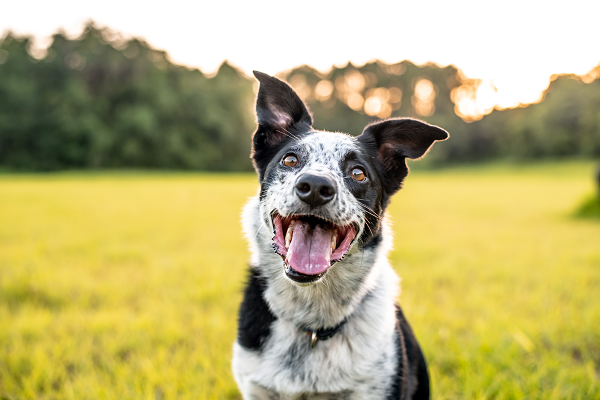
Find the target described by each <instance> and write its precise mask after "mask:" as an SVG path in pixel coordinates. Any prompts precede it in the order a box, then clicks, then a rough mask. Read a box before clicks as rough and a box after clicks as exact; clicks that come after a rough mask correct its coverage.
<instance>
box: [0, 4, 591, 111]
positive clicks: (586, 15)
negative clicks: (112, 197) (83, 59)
mask: <svg viewBox="0 0 600 400" xmlns="http://www.w3.org/2000/svg"><path fill="white" fill-rule="evenodd" d="M230 7H231V4H230V3H227V2H194V1H191V0H172V2H170V3H169V7H164V6H163V5H161V4H160V3H152V2H146V3H144V2H141V1H137V0H136V1H131V2H123V1H122V0H105V1H104V2H103V3H102V7H98V5H97V4H96V3H93V2H81V1H78V0H56V1H54V2H48V1H41V0H32V1H26V2H7V3H6V4H3V5H2V12H1V13H0V35H2V34H3V33H4V32H7V31H8V30H12V31H13V32H15V33H16V34H18V35H33V36H34V38H33V39H32V43H33V44H32V46H31V51H30V53H31V54H32V56H33V57H35V58H38V59H40V58H43V56H44V55H45V51H46V48H47V46H48V45H49V44H50V42H51V35H52V34H54V33H56V32H57V30H58V29H59V28H61V29H63V30H64V32H65V33H66V34H67V35H68V36H70V37H76V36H78V35H79V33H80V32H81V29H82V27H83V26H84V25H85V24H86V22H87V21H88V20H90V19H93V20H95V21H96V22H97V23H98V25H99V26H108V27H110V28H111V29H112V30H113V32H122V35H120V36H121V39H123V43H126V39H129V38H131V37H139V38H143V39H144V40H146V41H147V42H148V43H150V45H151V46H152V47H154V48H156V49H164V50H165V51H167V52H168V57H169V59H170V60H172V61H173V62H175V63H178V64H181V65H184V66H188V67H196V68H201V69H202V71H203V72H204V73H205V74H207V75H208V76H211V75H214V73H216V71H217V70H218V68H219V66H220V65H221V64H222V62H223V61H225V60H228V62H229V63H230V64H232V65H235V66H238V67H240V68H241V69H242V70H243V71H244V72H245V74H246V75H247V76H248V77H251V76H252V75H251V71H252V70H255V69H256V70H260V71H263V72H266V73H270V74H272V75H274V74H276V73H278V72H280V71H286V70H291V69H292V68H294V67H296V66H299V65H302V64H307V65H311V66H313V67H315V68H317V69H318V70H319V71H321V72H323V73H325V72H326V71H328V70H329V69H330V68H331V66H332V65H337V66H345V65H346V64H347V63H348V61H351V62H352V63H353V65H355V66H361V65H364V64H365V63H367V62H369V61H373V60H376V59H377V60H381V61H382V62H384V63H388V64H393V65H390V66H389V67H387V68H389V69H388V71H387V72H389V73H391V74H395V75H402V74H404V73H405V72H406V65H405V64H402V63H398V62H399V61H401V60H405V59H406V60H411V61H412V62H414V63H415V64H417V65H424V64H426V63H427V62H430V61H431V62H435V63H436V64H437V65H439V66H442V67H443V66H447V65H451V64H452V65H455V66H457V67H458V68H460V69H461V70H462V71H463V73H464V75H465V76H468V77H471V78H473V79H479V80H481V81H482V82H483V81H485V82H489V83H485V84H483V87H482V88H481V91H480V88H479V87H478V89H477V90H475V92H474V93H466V92H465V91H464V89H463V90H462V91H457V92H456V93H455V94H454V96H456V98H457V99H459V100H460V105H457V109H458V110H460V112H461V114H462V115H466V116H473V117H474V118H479V117H478V116H479V115H481V114H483V113H486V112H487V110H489V109H490V99H491V98H492V97H494V98H495V100H494V101H495V104H494V106H495V107H496V108H507V107H517V106H519V105H521V104H526V103H533V102H537V101H539V100H540V99H541V96H542V92H543V91H544V90H545V89H546V88H547V87H548V84H549V82H550V77H551V75H552V74H563V73H573V74H577V75H580V76H581V77H582V78H581V79H582V81H583V82H591V81H592V80H594V79H598V78H599V75H598V72H597V71H596V72H590V70H592V68H594V67H595V66H597V65H598V64H600V53H599V52H598V51H596V50H594V49H596V48H597V47H598V46H597V43H596V42H597V41H596V37H597V32H596V31H597V25H598V24H597V15H599V14H600V2H590V1H589V0H571V1H570V2H569V4H568V5H565V6H561V7H554V6H552V5H550V4H549V3H548V2H542V1H541V0H532V1H529V2H523V1H520V0H506V1H505V2H503V3H501V4H497V5H496V4H492V3H490V4H482V3H481V2H478V1H476V0H458V1H457V2H452V3H449V2H447V1H441V0H437V1H434V2H433V3H429V2H428V3H422V2H408V3H407V2H398V1H393V0H382V1H381V2H378V3H377V4H375V5H374V6H373V7H369V8H368V9H363V8H360V9H358V8H355V7H341V6H340V3H339V2H321V1H317V0H306V1H305V2H304V3H303V6H302V7H297V6H294V5H293V4H287V3H282V2H276V1H275V0H259V1H258V2H254V3H247V2H238V3H236V4H235V8H236V12H235V13H231V12H230V9H229V8H230ZM315 9H318V10H319V13H320V15H335V16H336V18H337V20H338V21H344V25H345V26H360V25H362V24H364V23H365V21H366V20H369V19H370V20H376V21H377V40H373V39H374V37H373V35H365V34H364V32H363V31H360V30H355V31H351V32H348V33H347V34H345V35H339V26H338V25H337V24H328V25H324V26H322V27H320V29H314V30H311V29H308V30H303V31H302V34H301V35H299V33H294V32H293V31H281V33H277V34H273V35H270V37H269V42H265V40H264V32H263V31H262V30H261V29H256V21H281V20H282V17H283V16H286V18H288V19H289V24H290V25H293V24H299V23H301V22H302V21H307V20H311V19H313V18H314V10H315ZM515 9H518V10H519V12H518V13H515V12H514V10H515ZM31 10H35V12H32V11H31ZM114 10H119V12H115V11H114ZM582 10H584V12H582ZM492 12H493V15H494V18H492V19H490V18H487V17H486V16H488V15H490V13H492ZM425 14H427V17H428V26H429V27H430V28H429V29H423V26H422V20H421V19H420V18H406V19H404V20H403V22H402V23H403V27H402V30H403V31H404V32H406V33H410V34H412V35H413V36H414V37H411V36H410V35H407V36H406V37H405V38H403V39H402V41H401V44H400V45H399V43H398V39H397V37H398V32H397V16H398V15H406V16H419V15H425ZM225 15H227V23H226V28H225V29H224V27H225V25H224V23H223V22H224V20H223V18H222V17H221V16H225ZM133 16H135V17H133ZM461 21H468V22H469V23H459V22H461ZM449 26H451V27H452V33H451V34H449V30H448V27H449ZM557 26H560V27H561V29H556V27H557ZM278 32H280V31H278ZM474 32H476V33H477V34H474ZM115 34H117V33H115ZM330 38H336V42H335V45H334V46H332V45H331V41H330V40H328V39H330ZM415 38H418V40H416V39H415ZM111 39H114V38H111ZM292 43H303V44H305V45H306V44H310V51H287V52H285V54H282V52H281V51H279V50H282V49H291V44H292ZM127 54H130V55H131V56H132V57H135V48H132V49H131V50H130V49H127ZM5 58H6V55H2V54H0V63H1V62H3V61H5ZM158 63H160V61H158ZM76 64H77V60H76V59H75V58H73V59H72V60H70V63H69V68H80V65H81V64H78V65H76ZM297 79H298V80H297V81H296V82H295V84H296V86H298V87H300V88H301V89H300V91H301V92H302V95H303V96H304V98H308V97H310V96H314V97H315V98H320V99H323V104H333V103H334V102H335V101H334V100H333V99H334V97H333V96H336V98H338V99H340V100H341V101H344V102H345V103H346V104H347V101H348V96H350V94H351V93H358V94H360V93H362V90H364V89H367V88H373V87H375V86H377V85H379V86H383V84H382V83H378V82H377V77H375V76H374V75H373V74H370V73H368V72H367V73H364V74H360V73H358V74H354V75H349V76H347V77H345V79H343V82H341V84H343V85H344V89H343V90H340V89H339V88H338V82H337V81H336V82H331V83H332V84H333V85H335V93H333V92H332V94H331V95H329V98H328V99H326V98H327V95H324V94H323V93H326V90H325V88H326V87H325V86H321V89H322V91H321V92H319V93H320V94H319V93H317V92H315V93H312V92H311V89H310V87H309V85H306V83H304V85H303V84H302V81H301V80H300V78H297ZM323 85H326V84H323ZM491 87H494V88H495V90H493V91H494V93H495V94H494V95H492V91H491V89H490V88H491ZM338 93H343V95H339V94H338ZM394 98H395V97H393V96H391V97H390V99H389V101H386V103H387V104H391V105H393V107H396V105H397V104H398V103H396V102H394V101H393V99H394ZM354 99H356V97H354ZM474 99H475V100H474ZM414 101H415V103H416V104H419V105H418V106H417V105H415V109H418V110H420V112H422V113H425V114H428V113H430V112H432V111H431V110H432V109H430V108H429V106H425V105H423V104H425V103H427V102H426V101H424V100H421V99H419V98H415V100H414ZM473 101H475V103H473ZM332 102H333V103H332ZM372 103H373V104H375V103H376V101H375V100H372ZM353 104H354V105H356V104H357V103H356V102H354V103H353ZM375 108H376V107H373V108H370V109H371V110H373V109H375ZM384 108H385V107H384ZM382 109H383V108H382ZM380 112H381V110H380ZM422 115H423V114H422Z"/></svg>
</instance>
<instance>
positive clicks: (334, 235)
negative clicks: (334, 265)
mask: <svg viewBox="0 0 600 400" xmlns="http://www.w3.org/2000/svg"><path fill="white" fill-rule="evenodd" d="M336 244H337V232H336V233H334V234H333V236H332V237H331V252H332V253H333V252H334V251H335V247H336Z"/></svg>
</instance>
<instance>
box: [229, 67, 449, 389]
mask: <svg viewBox="0 0 600 400" xmlns="http://www.w3.org/2000/svg"><path fill="white" fill-rule="evenodd" d="M254 74H255V76H256V78H257V79H258V80H259V82H260V89H259V93H258V98H257V101H256V113H257V116H258V129H257V131H256V132H255V133H254V137H253V152H252V158H253V161H254V165H255V167H256V170H257V172H258V176H259V181H260V192H259V193H258V194H257V196H256V197H254V198H252V199H251V200H250V201H249V203H248V204H247V206H246V207H245V209H244V213H243V225H244V230H245V233H246V235H247V238H248V240H249V242H250V248H251V251H252V258H251V262H250V264H251V268H250V277H249V281H248V283H247V286H246V289H245V292H244V299H243V302H242V304H241V307H240V310H239V328H238V337H237V341H236V343H235V345H234V349H233V373H234V376H235V379H236V381H237V384H238V386H239V388H240V390H241V392H242V395H243V397H244V399H246V400H250V399H362V400H365V399H427V398H429V379H428V375H427V367H426V365H425V360H424V358H423V354H422V353H421V349H420V348H419V344H418V343H417V340H416V339H415V337H414V335H413V333H412V330H411V328H410V326H409V324H408V322H407V321H406V319H405V318H404V315H403V314H402V311H401V310H400V307H399V306H398V305H397V304H396V296H397V295H398V286H399V279H398V277H397V275H396V273H395V272H394V271H393V269H392V268H391V266H390V265H389V262H388V260H387V253H388V251H389V249H390V247H391V235H390V231H389V227H388V225H387V224H386V222H385V218H384V216H385V209H386V206H387V204H388V202H389V200H390V197H391V196H392V195H393V194H394V193H395V192H396V191H397V190H398V189H400V186H401V184H402V181H403V179H404V178H405V177H406V175H407V174H408V167H407V166H406V162H405V159H406V158H407V157H408V158H411V159H415V158H420V157H421V156H423V155H424V154H425V153H426V152H427V150H428V149H429V147H430V146H431V145H432V144H433V143H434V142H435V141H437V140H445V139H447V138H448V133H447V132H446V131H444V130H443V129H440V128H438V127H435V126H432V125H428V124H426V123H424V122H420V121H416V120H413V119H389V120H385V121H381V122H378V123H376V124H373V125H369V126H368V127H367V128H366V129H365V130H364V132H363V133H362V134H361V135H360V136H358V137H352V136H349V135H346V134H342V133H332V132H323V131H316V130H315V129H313V128H312V127H311V125H312V118H311V116H310V114H309V112H308V110H307V108H306V106H305V105H304V103H303V102H302V100H300V98H299V97H298V96H297V95H296V93H295V92H294V90H293V89H292V88H291V87H290V86H288V85H287V84H286V83H284V82H282V81H280V80H279V79H276V78H274V77H271V76H269V75H266V74H263V73H260V72H255V73H254Z"/></svg>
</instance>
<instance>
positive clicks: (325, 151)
mask: <svg viewBox="0 0 600 400" xmlns="http://www.w3.org/2000/svg"><path fill="white" fill-rule="evenodd" d="M300 145H301V146H302V148H303V149H304V150H305V151H306V152H307V154H308V155H309V162H310V163H315V162H318V163H320V164H326V165H327V166H329V167H334V168H336V169H337V168H338V166H339V162H340V160H342V159H343V157H344V156H345V155H346V154H348V153H350V152H351V151H355V152H359V151H360V148H359V147H358V145H357V143H356V140H355V139H354V138H353V137H352V136H350V135H347V134H345V133H339V132H326V131H315V132H313V133H310V134H309V135H308V136H306V137H304V138H302V140H301V141H300Z"/></svg>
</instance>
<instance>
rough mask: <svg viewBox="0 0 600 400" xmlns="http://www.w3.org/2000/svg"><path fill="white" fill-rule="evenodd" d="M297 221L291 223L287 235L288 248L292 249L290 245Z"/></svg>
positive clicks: (286, 244) (286, 243) (286, 245)
mask: <svg viewBox="0 0 600 400" xmlns="http://www.w3.org/2000/svg"><path fill="white" fill-rule="evenodd" d="M295 222H296V221H294V220H292V222H290V226H289V227H288V230H287V232H286V234H285V247H286V248H288V249H289V248H290V244H291V243H292V236H293V234H294V229H293V228H294V223H295Z"/></svg>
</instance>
